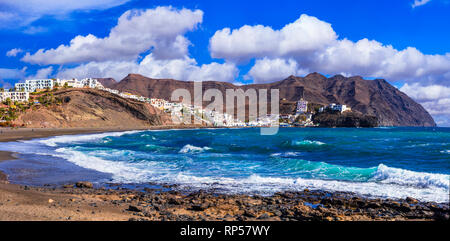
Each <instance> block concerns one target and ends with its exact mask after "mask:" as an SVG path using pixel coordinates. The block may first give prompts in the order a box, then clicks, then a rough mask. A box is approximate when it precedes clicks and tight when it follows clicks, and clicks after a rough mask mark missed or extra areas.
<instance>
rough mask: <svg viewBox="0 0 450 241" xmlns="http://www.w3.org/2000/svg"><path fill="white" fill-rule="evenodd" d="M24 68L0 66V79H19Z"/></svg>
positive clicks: (23, 72) (22, 74)
mask: <svg viewBox="0 0 450 241" xmlns="http://www.w3.org/2000/svg"><path fill="white" fill-rule="evenodd" d="M25 70H26V68H23V69H7V68H0V79H20V78H23V76H24V74H25Z"/></svg>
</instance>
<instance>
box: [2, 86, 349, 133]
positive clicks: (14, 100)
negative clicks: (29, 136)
mask: <svg viewBox="0 0 450 241" xmlns="http://www.w3.org/2000/svg"><path fill="white" fill-rule="evenodd" d="M60 88H94V89H100V90H103V91H107V92H109V93H112V94H115V95H118V96H121V97H123V98H128V99H133V100H136V101H140V102H145V103H149V104H150V105H152V106H153V107H155V108H157V109H159V110H161V111H164V112H166V113H168V114H170V115H171V116H172V117H173V118H175V119H176V120H178V121H180V122H182V121H183V120H184V119H185V118H187V117H189V120H190V119H191V116H193V117H194V119H195V120H197V121H199V122H200V123H205V124H207V125H209V126H215V127H258V126H274V125H280V126H281V127H289V126H317V124H315V123H313V120H312V117H313V115H314V114H315V113H316V112H317V113H320V112H324V111H328V110H329V111H334V112H340V113H343V112H348V111H351V108H349V107H347V106H346V105H339V104H334V103H332V104H330V105H328V106H321V107H320V108H319V109H317V108H312V107H308V106H309V105H308V101H307V100H304V99H303V98H301V99H300V100H298V101H297V102H296V108H295V113H291V114H281V115H272V114H268V115H266V116H263V117H259V118H256V119H255V120H249V121H245V122H244V121H242V120H238V119H235V118H234V117H233V116H231V115H229V114H227V113H219V112H217V111H214V110H207V109H205V108H202V107H201V106H195V105H186V104H184V103H177V102H170V101H167V100H164V99H159V98H149V97H144V96H140V95H136V94H132V93H129V92H120V91H119V90H115V89H110V88H106V87H104V86H103V85H102V84H101V83H100V82H99V81H98V80H97V79H94V78H84V79H81V80H78V79H75V78H73V79H31V80H25V82H23V83H16V84H15V86H14V87H13V88H11V89H4V88H0V125H2V123H3V126H6V125H5V123H7V122H10V121H12V120H14V119H15V118H16V117H17V116H16V114H15V112H16V110H17V109H20V110H26V109H27V108H30V107H32V106H34V105H48V104H49V101H48V98H45V97H48V96H51V91H52V90H56V89H60ZM56 102H57V101H56Z"/></svg>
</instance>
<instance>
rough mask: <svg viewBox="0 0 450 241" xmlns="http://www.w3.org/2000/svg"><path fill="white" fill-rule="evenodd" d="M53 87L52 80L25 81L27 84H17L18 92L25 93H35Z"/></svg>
mask: <svg viewBox="0 0 450 241" xmlns="http://www.w3.org/2000/svg"><path fill="white" fill-rule="evenodd" d="M53 86H54V85H53V80H52V79H34V80H25V83H17V84H15V87H16V90H18V91H25V92H35V91H36V90H37V89H47V88H50V89H52V88H53Z"/></svg>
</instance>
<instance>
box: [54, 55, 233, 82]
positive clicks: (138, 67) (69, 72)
mask: <svg viewBox="0 0 450 241" xmlns="http://www.w3.org/2000/svg"><path fill="white" fill-rule="evenodd" d="M129 73H137V74H142V75H144V76H147V77H150V78H172V79H177V80H191V81H203V80H216V81H226V82H232V81H234V79H235V77H236V76H237V74H238V70H237V68H236V66H235V65H233V64H228V63H224V64H219V63H210V64H203V65H201V66H199V65H197V62H196V61H195V60H194V59H192V58H188V57H187V56H185V57H184V58H177V59H155V58H154V55H153V54H149V55H147V56H146V57H145V58H144V59H143V60H142V61H141V62H140V63H138V62H137V61H105V62H90V63H87V64H82V65H80V66H78V67H75V68H65V69H62V70H61V71H59V73H58V75H57V76H58V77H60V78H73V77H75V78H84V77H112V78H114V79H116V80H121V79H122V78H124V77H125V76H126V75H127V74H129Z"/></svg>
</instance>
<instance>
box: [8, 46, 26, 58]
mask: <svg viewBox="0 0 450 241" xmlns="http://www.w3.org/2000/svg"><path fill="white" fill-rule="evenodd" d="M21 52H23V50H22V49H19V48H14V49H11V50H9V51H8V52H6V56H8V57H16V56H17V54H18V53H21Z"/></svg>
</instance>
